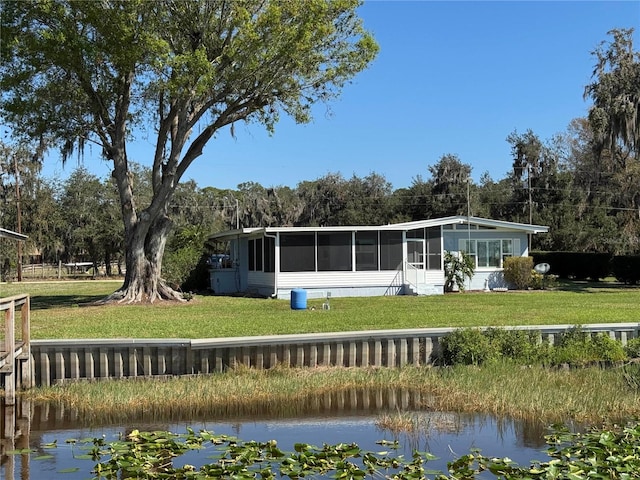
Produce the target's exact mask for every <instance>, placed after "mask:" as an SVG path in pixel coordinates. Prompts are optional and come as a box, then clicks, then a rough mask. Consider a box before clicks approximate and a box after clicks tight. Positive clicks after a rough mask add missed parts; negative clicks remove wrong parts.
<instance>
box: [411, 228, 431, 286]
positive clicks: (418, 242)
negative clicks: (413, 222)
mask: <svg viewBox="0 0 640 480" xmlns="http://www.w3.org/2000/svg"><path fill="white" fill-rule="evenodd" d="M425 260H426V255H425V241H424V238H407V264H408V265H409V268H408V269H409V270H410V271H411V272H407V275H409V276H410V275H411V274H412V272H413V273H415V275H416V284H419V283H425V282H426V265H425Z"/></svg>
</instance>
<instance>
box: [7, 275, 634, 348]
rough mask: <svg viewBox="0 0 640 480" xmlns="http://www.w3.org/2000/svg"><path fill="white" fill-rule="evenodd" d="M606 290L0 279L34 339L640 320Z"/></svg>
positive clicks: (627, 291)
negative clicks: (133, 294) (326, 300)
mask: <svg viewBox="0 0 640 480" xmlns="http://www.w3.org/2000/svg"><path fill="white" fill-rule="evenodd" d="M607 285H608V284H604V285H602V286H599V287H597V288H596V287H593V286H589V285H585V286H583V287H582V288H576V287H575V286H574V287H573V288H572V289H566V290H555V291H531V292H508V293H498V292H491V293H483V292H469V293H462V294H452V295H437V296H428V297H414V296H388V297H365V298H358V297H353V298H332V299H331V310H323V309H322V302H323V300H322V299H309V300H308V305H307V306H308V309H307V310H291V308H290V304H289V302H288V301H286V300H277V299H276V300H273V299H260V298H238V297H220V296H209V295H196V296H195V298H194V299H193V300H192V301H190V302H187V303H185V304H182V305H176V304H167V303H157V304H154V305H107V306H99V307H98V306H90V303H91V302H93V301H95V300H96V299H99V298H102V297H104V296H105V295H107V294H108V293H110V292H112V291H113V290H115V289H116V288H117V287H118V286H119V284H118V283H116V282H113V281H101V280H96V281H84V282H69V281H65V282H43V283H28V282H25V283H20V284H16V283H13V284H2V285H0V296H3V297H4V296H10V295H14V294H17V293H29V294H30V295H31V303H32V309H33V311H32V315H31V323H32V338H34V339H57V338H216V337H235V336H250V335H276V334H292V333H314V332H341V331H362V330H380V329H400V328H428V327H474V326H508V325H550V324H568V325H583V324H588V323H615V322H637V321H638V318H640V304H639V303H638V302H637V298H638V294H639V293H640V288H625V287H623V286H615V285H614V286H612V285H609V286H608V287H607Z"/></svg>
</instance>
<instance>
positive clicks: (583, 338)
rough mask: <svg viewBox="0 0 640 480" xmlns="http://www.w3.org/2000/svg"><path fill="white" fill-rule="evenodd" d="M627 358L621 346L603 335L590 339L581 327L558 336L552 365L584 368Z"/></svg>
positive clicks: (599, 334)
mask: <svg viewBox="0 0 640 480" xmlns="http://www.w3.org/2000/svg"><path fill="white" fill-rule="evenodd" d="M626 358H627V355H626V353H625V350H624V347H623V346H622V344H621V343H620V342H618V341H616V340H614V339H613V338H611V337H609V335H606V334H604V333H598V334H596V335H594V336H593V337H590V336H589V334H588V333H587V332H585V331H584V330H582V328H581V327H579V326H578V327H574V328H572V329H570V330H568V331H567V332H565V333H564V334H562V335H561V336H560V339H559V342H558V344H557V345H556V349H555V352H554V363H555V364H556V365H560V364H563V363H566V364H569V365H575V366H584V365H588V364H589V363H593V362H602V361H604V362H620V361H622V360H624V359H626Z"/></svg>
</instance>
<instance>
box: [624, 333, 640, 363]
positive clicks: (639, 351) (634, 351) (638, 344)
mask: <svg viewBox="0 0 640 480" xmlns="http://www.w3.org/2000/svg"><path fill="white" fill-rule="evenodd" d="M624 351H625V353H626V354H627V356H628V357H629V358H640V337H636V338H631V339H629V340H627V344H626V345H625V346H624Z"/></svg>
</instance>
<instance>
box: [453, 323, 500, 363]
mask: <svg viewBox="0 0 640 480" xmlns="http://www.w3.org/2000/svg"><path fill="white" fill-rule="evenodd" d="M441 345H442V362H443V363H444V364H445V365H460V364H462V365H480V364H482V363H484V362H487V361H489V360H492V359H495V358H497V357H498V352H497V350H496V349H495V346H494V345H492V344H491V342H490V341H489V339H488V338H487V336H486V335H485V334H484V333H483V332H482V331H481V330H479V329H477V328H461V329H458V330H454V331H453V332H451V333H449V334H447V335H445V336H444V337H442V340H441Z"/></svg>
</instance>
